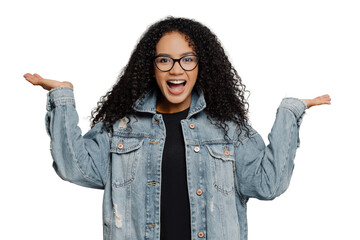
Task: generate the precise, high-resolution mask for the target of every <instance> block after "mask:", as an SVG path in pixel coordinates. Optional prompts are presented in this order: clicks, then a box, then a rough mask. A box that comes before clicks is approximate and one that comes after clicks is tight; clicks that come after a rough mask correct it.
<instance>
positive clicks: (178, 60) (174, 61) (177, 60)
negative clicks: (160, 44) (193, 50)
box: [153, 54, 199, 72]
mask: <svg viewBox="0 0 360 240" xmlns="http://www.w3.org/2000/svg"><path fill="white" fill-rule="evenodd" d="M189 56H195V57H196V59H197V62H196V65H195V67H194V68H193V69H190V70H186V69H184V68H183V66H182V65H181V62H180V61H181V59H183V58H185V57H189ZM159 57H167V58H171V60H173V65H172V66H171V68H170V69H169V70H161V69H160V68H159V67H158V65H157V64H156V62H155V60H156V59H157V58H159ZM153 61H154V64H155V66H156V68H157V69H159V71H161V72H170V71H171V69H173V67H174V66H175V63H176V62H179V65H180V67H181V68H182V69H183V70H184V71H192V70H194V69H195V68H196V67H197V66H198V65H199V56H198V55H196V54H190V55H185V56H183V57H181V58H178V59H174V58H172V57H170V56H164V55H159V56H155V57H154V60H153Z"/></svg>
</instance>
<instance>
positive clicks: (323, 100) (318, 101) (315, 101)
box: [301, 94, 331, 108]
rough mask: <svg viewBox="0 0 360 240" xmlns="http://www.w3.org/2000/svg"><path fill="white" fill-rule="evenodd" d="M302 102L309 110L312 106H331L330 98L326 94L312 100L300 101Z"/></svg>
mask: <svg viewBox="0 0 360 240" xmlns="http://www.w3.org/2000/svg"><path fill="white" fill-rule="evenodd" d="M301 100H303V101H304V102H305V103H306V105H307V108H311V107H312V106H317V105H322V104H331V98H330V96H329V95H328V94H325V95H322V96H319V97H316V98H313V99H301Z"/></svg>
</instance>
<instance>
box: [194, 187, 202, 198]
mask: <svg viewBox="0 0 360 240" xmlns="http://www.w3.org/2000/svg"><path fill="white" fill-rule="evenodd" d="M202 193H203V191H202V190H201V189H200V188H199V189H198V190H196V194H197V195H199V196H200V195H201V194H202Z"/></svg>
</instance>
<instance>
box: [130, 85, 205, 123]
mask: <svg viewBox="0 0 360 240" xmlns="http://www.w3.org/2000/svg"><path fill="white" fill-rule="evenodd" d="M159 94H161V93H160V90H158V89H157V88H153V89H151V90H150V91H148V92H146V93H145V94H143V95H142V96H141V97H140V98H139V99H138V100H137V101H136V102H135V104H134V105H133V109H134V110H135V111H137V112H147V113H152V114H156V101H157V98H158V96H159ZM205 107H206V102H205V98H204V93H203V91H202V90H201V89H200V88H198V87H194V89H193V91H192V95H191V104H190V110H189V113H188V116H187V118H190V117H191V116H193V115H195V114H196V113H198V112H201V111H202V110H204V109H205Z"/></svg>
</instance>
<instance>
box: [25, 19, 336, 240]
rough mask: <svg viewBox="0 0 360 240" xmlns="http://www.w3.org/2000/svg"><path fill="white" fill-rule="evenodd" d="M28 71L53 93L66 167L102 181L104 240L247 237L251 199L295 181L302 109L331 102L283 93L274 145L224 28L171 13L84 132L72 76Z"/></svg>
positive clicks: (56, 148)
mask: <svg viewBox="0 0 360 240" xmlns="http://www.w3.org/2000/svg"><path fill="white" fill-rule="evenodd" d="M24 77H25V78H26V79H27V80H28V81H29V82H31V83H32V84H34V85H40V86H42V87H43V88H44V89H46V90H50V92H49V94H48V105H47V110H48V112H47V132H48V134H49V135H50V137H51V153H52V156H53V159H54V168H55V170H56V172H57V174H58V175H59V176H60V177H61V178H62V179H64V180H67V181H70V182H73V183H75V184H79V185H81V186H85V187H91V188H100V189H104V201H103V222H104V226H103V227H104V239H172V240H173V239H182V240H184V239H201V238H204V239H222V240H226V239H247V218H246V203H247V201H248V199H249V198H250V197H254V198H258V199H273V198H275V197H277V196H279V195H280V194H282V193H283V192H284V191H285V190H286V189H287V187H288V185H289V182H290V178H291V174H292V170H293V166H294V157H295V151H296V148H297V147H298V142H299V134H298V133H299V127H300V123H301V119H302V116H303V114H304V111H305V109H306V108H309V107H311V106H314V105H321V104H330V97H329V96H328V95H324V96H320V97H317V98H315V99H312V100H300V99H295V98H285V99H284V100H283V101H282V102H281V104H280V106H279V108H278V110H277V115H276V120H275V123H274V126H273V128H272V130H271V133H270V135H269V140H270V144H269V145H268V146H265V145H264V142H263V140H262V138H261V137H260V135H259V134H258V133H257V132H256V131H255V130H254V129H253V128H252V127H251V126H250V125H249V124H248V117H247V112H248V107H247V106H248V103H247V101H246V99H245V97H244V93H245V86H244V85H243V84H242V81H241V79H240V77H239V76H238V74H237V72H236V70H235V69H234V67H233V66H232V65H231V63H230V62H229V60H228V58H227V56H226V54H225V53H224V49H223V48H222V46H221V44H220V43H219V41H218V39H217V38H216V36H215V35H214V34H213V33H212V32H211V31H210V30H209V29H208V28H207V27H205V26H203V25H202V24H200V23H198V22H196V21H193V20H189V19H183V18H173V17H169V18H167V19H165V20H162V21H159V22H157V23H155V24H153V25H152V26H151V27H150V28H149V29H148V30H147V32H146V33H145V34H144V35H143V37H142V38H141V40H140V41H139V43H138V45H137V46H136V48H135V50H134V52H133V53H132V55H131V58H130V60H129V63H128V65H127V66H126V68H125V69H124V71H123V72H122V74H121V75H120V77H119V80H118V82H117V83H116V84H115V85H114V86H113V88H112V90H111V91H109V92H108V93H107V94H106V95H105V96H103V97H102V98H101V100H100V101H99V103H98V106H97V108H96V109H95V110H94V111H93V112H92V120H91V123H92V128H91V130H90V131H89V132H88V133H87V134H85V135H84V136H82V135H81V131H80V129H79V128H78V127H77V124H78V115H77V113H76V109H75V102H74V95H73V85H72V84H71V83H69V82H59V81H54V80H49V79H44V78H42V77H41V76H40V75H38V74H33V75H32V74H29V73H27V74H25V75H24Z"/></svg>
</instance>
